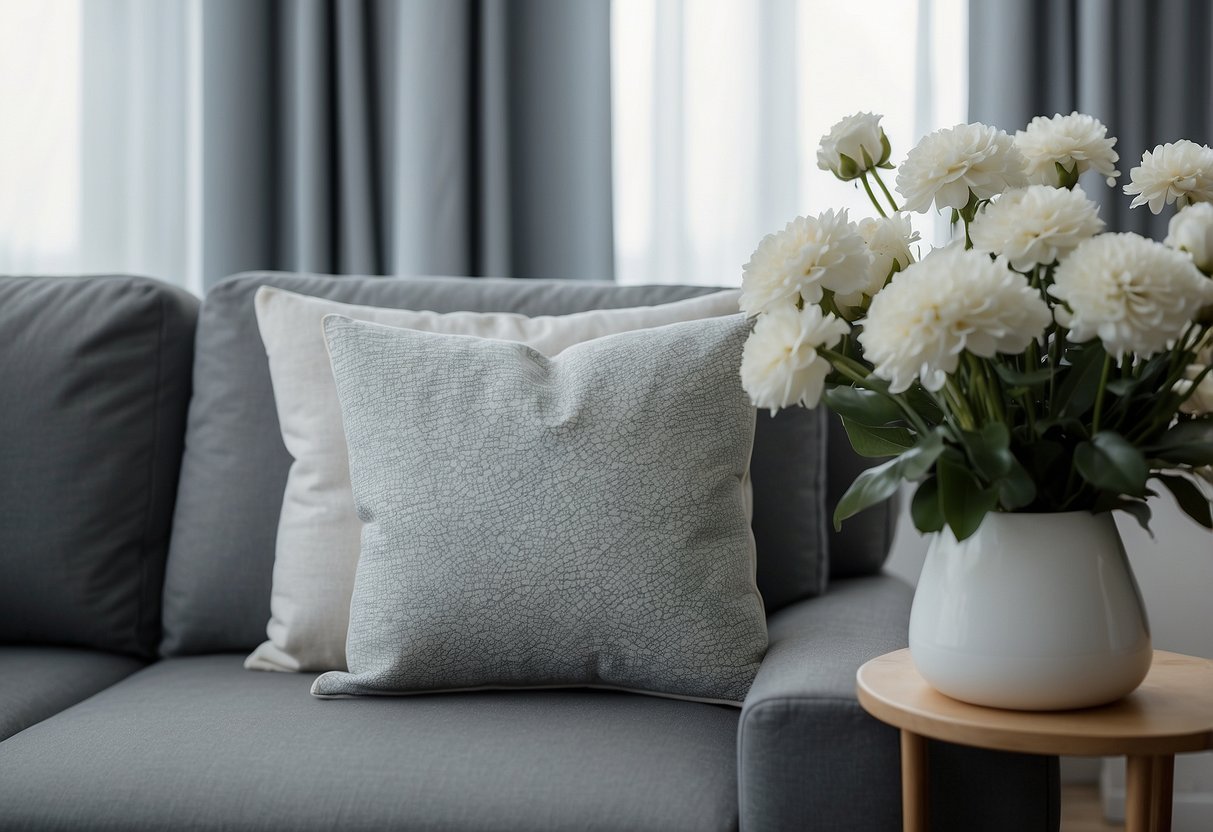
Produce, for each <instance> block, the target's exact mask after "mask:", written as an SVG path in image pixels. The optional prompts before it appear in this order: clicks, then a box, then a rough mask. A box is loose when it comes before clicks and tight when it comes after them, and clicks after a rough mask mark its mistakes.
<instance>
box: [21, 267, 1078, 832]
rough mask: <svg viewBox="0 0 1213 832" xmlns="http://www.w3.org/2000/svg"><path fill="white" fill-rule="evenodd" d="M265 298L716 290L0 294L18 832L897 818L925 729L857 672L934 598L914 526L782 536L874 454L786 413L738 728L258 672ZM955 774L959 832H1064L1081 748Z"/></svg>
mask: <svg viewBox="0 0 1213 832" xmlns="http://www.w3.org/2000/svg"><path fill="white" fill-rule="evenodd" d="M264 282H272V283H274V284H275V285H279V286H284V287H287V288H291V289H295V290H297V291H301V292H305V293H309V294H315V295H322V296H325V297H329V298H333V299H336V300H343V301H348V302H354V303H372V304H378V305H385V306H387V305H394V306H401V307H404V306H409V307H413V308H426V309H434V310H438V311H448V310H453V309H475V310H509V311H517V312H522V313H527V314H538V313H552V314H559V313H566V312H572V311H577V310H581V309H587V308H593V307H602V306H632V305H638V304H646V303H660V302H666V301H671V300H676V299H680V298H684V297H689V296H691V295H695V294H699V293H702V292H705V291H709V290H707V289H704V288H696V287H678V286H665V287H618V286H612V285H607V284H594V283H579V282H532V281H507V280H487V281H476V280H465V279H457V278H436V279H422V278H402V279H383V278H331V277H324V276H291V275H282V274H249V275H243V276H237V277H235V278H232V279H229V280H228V281H226V282H224V283H223V284H220V285H219V286H218V287H216V288H215V289H214V290H213V291H212V292H211V293H210V294H209V295H208V297H207V299H206V302H205V303H203V304H202V305H201V308H200V309H199V307H198V304H197V302H196V301H195V300H194V299H193V298H192V297H190V296H188V295H186V294H185V293H183V292H180V291H178V290H175V289H172V288H170V287H168V286H166V285H163V284H160V283H156V282H154V281H150V280H146V279H141V278H131V277H118V276H115V277H98V278H87V279H48V278H38V279H21V278H5V279H0V345H2V346H0V402H2V403H3V404H2V406H0V570H3V571H2V572H0V644H2V646H0V829H2V830H22V829H31V830H42V829H79V830H99V829H121V830H127V829H132V830H133V829H149V830H150V829H156V830H168V829H174V830H175V829H227V830H242V829H256V830H271V829H275V830H276V829H292V830H311V829H317V830H321V829H408V830H413V829H417V830H431V829H432V830H457V829H466V830H549V829H550V830H563V829H586V830H590V829H595V830H596V829H602V830H660V831H661V832H666V831H667V830H670V831H672V830H683V829H685V830H709V829H722V830H727V829H737V828H740V829H742V830H793V829H805V830H852V831H853V830H895V829H899V828H900V786H899V757H898V742H897V734H896V732H895V731H894V730H893V729H891V728H888V727H886V726H883V725H881V724H880V723H878V722H877V721H875V720H874V719H872V718H870V717H868V716H867V715H866V714H865V713H864V712H863V711H862V710H861V709H860V708H859V706H858V704H857V702H856V699H855V695H854V675H855V670H856V668H858V666H859V665H860V664H861V663H862V662H864V661H865V660H867V659H869V658H871V657H873V656H876V655H879V654H881V653H883V652H886V651H889V650H893V649H895V648H899V647H902V646H904V645H905V640H906V627H907V621H908V614H909V607H910V600H911V595H912V590H911V588H910V587H909V586H907V585H906V584H904V583H903V582H901V581H899V580H897V579H895V578H893V577H891V576H889V575H887V574H882V573H881V566H882V564H883V562H884V559H885V556H886V553H887V549H888V546H889V541H890V536H891V527H892V516H891V509H890V508H889V507H887V506H885V507H879V508H877V509H874V510H870V511H869V512H867V513H866V514H864V515H862V516H861V517H859V518H857V519H856V520H853V521H851V522H850V523H849V524H848V525H847V527H846V528H845V529H844V531H843V532H842V533H841V534H834V533H832V532H831V533H829V534H828V535H827V534H825V533H824V532H823V535H822V537H823V539H822V540H821V544H820V546H821V550H820V551H812V552H799V551H794V550H791V549H790V548H789V546H788V545H787V541H786V540H780V539H776V538H775V537H773V536H772V534H771V532H770V531H769V529H770V527H771V523H770V522H769V518H770V517H772V516H773V515H775V514H786V513H788V512H792V513H795V512H796V511H798V510H800V505H799V503H800V501H803V500H806V499H809V498H810V497H812V496H813V495H814V494H815V493H818V492H816V491H815V489H820V488H822V487H824V488H825V489H826V492H827V502H829V501H833V500H836V499H837V497H838V495H839V493H840V491H841V490H842V489H843V488H845V486H846V485H847V483H849V481H850V478H851V477H853V475H854V474H855V472H856V471H857V470H858V469H859V466H861V465H862V464H863V462H862V461H861V460H859V459H857V458H856V457H854V456H853V455H852V454H851V453H850V451H849V450H848V449H847V446H846V442H845V439H842V438H840V432H839V433H837V434H835V435H834V436H835V438H833V439H830V440H829V441H828V443H827V448H828V450H827V452H826V454H825V456H826V459H824V460H823V459H821V454H820V453H819V452H818V450H817V449H816V448H814V447H813V446H812V445H811V443H805V442H803V441H801V440H802V438H803V437H804V436H805V435H806V433H805V431H806V430H808V429H809V428H807V427H806V425H808V424H809V422H807V421H806V420H808V419H811V418H816V417H813V416H811V414H808V413H807V412H805V411H789V412H785V413H784V414H781V415H780V416H779V417H778V418H776V419H769V418H766V417H765V416H764V417H763V418H762V419H760V420H759V427H758V431H759V435H758V439H757V442H758V443H759V444H762V443H767V444H768V445H770V446H771V447H775V446H777V445H779V446H781V447H786V448H787V450H786V453H784V454H782V455H779V454H768V457H769V458H770V459H772V460H775V461H774V462H768V463H767V464H766V465H765V467H763V468H761V469H759V467H758V466H757V463H755V465H756V467H755V470H754V487H755V520H754V526H755V535H756V538H757V540H758V543H759V559H760V563H761V564H764V565H765V572H763V573H762V574H761V578H762V581H763V585H762V589H763V593H764V597H765V598H766V601H767V605H768V607H769V611H770V615H769V629H770V649H769V651H768V653H767V656H766V659H765V660H764V662H763V665H762V669H761V671H760V673H759V675H758V678H757V679H756V681H755V683H754V685H753V688H752V690H751V691H750V694H749V696H748V698H747V700H746V702H745V706H744V707H743V708H742V709H740V710H738V709H735V708H728V707H722V706H715V705H704V704H696V703H689V702H682V701H674V700H669V699H660V698H655V697H646V696H641V695H636V694H629V693H614V692H604V691H590V690H564V691H520V692H479V693H464V694H444V695H434V696H417V697H405V698H366V699H354V700H344V701H336V702H333V701H321V700H317V699H314V698H312V697H310V696H309V695H308V687H309V685H310V683H311V680H312V676H313V674H279V673H266V672H255V671H247V670H244V669H242V666H241V662H242V659H243V657H244V655H246V654H247V653H248V652H249V651H250V650H251V649H252V648H253V647H254V646H256V644H257V643H259V642H260V641H261V640H262V639H263V637H264V627H265V622H266V620H267V619H268V617H269V592H270V580H271V570H272V563H273V543H274V531H275V525H276V522H277V516H278V508H279V506H280V501H281V495H282V487H283V483H284V481H285V476H286V471H287V467H288V466H289V463H290V459H289V456H288V455H287V454H286V452H285V450H284V448H283V447H282V443H281V439H280V436H279V433H278V427H277V419H276V416H275V414H274V410H273V401H272V393H271V391H270V387H269V379H268V370H267V366H266V359H265V355H264V351H263V350H262V349H261V345H260V341H259V339H258V336H257V332H256V326H255V323H254V318H253V312H252V304H251V297H252V292H253V290H254V289H255V288H256V286H258V285H260V284H261V283H264ZM191 379H192V389H191ZM789 442H791V443H793V444H791V445H785V444H783V443H789ZM757 455H758V452H757V451H756V457H757ZM812 548H818V547H812ZM826 554H828V564H829V567H828V586H827V581H826V577H827V576H826V575H824V574H822V575H816V574H815V573H814V570H820V569H821V568H822V564H823V563H825V562H826V561H825V560H824V556H825V555H826ZM760 568H761V567H760ZM814 582H816V583H817V584H818V585H819V589H820V588H824V590H825V591H824V592H819V591H816V592H805V591H804V589H803V588H804V587H805V586H812V585H814ZM806 595H807V596H815V597H806ZM931 777H932V788H933V794H934V801H933V804H934V806H933V808H934V818H935V825H936V827H937V828H939V829H948V830H987V832H998V830H1007V832H1012V831H1013V832H1025V831H1026V830H1055V829H1057V827H1058V823H1059V821H1058V785H1057V782H1058V781H1057V765H1056V760H1055V759H1051V758H1043V757H1032V756H1026V755H1010V754H994V753H989V752H979V751H975V750H971V749H961V748H958V747H955V746H949V745H945V744H937V745H934V746H933V747H932V749H931Z"/></svg>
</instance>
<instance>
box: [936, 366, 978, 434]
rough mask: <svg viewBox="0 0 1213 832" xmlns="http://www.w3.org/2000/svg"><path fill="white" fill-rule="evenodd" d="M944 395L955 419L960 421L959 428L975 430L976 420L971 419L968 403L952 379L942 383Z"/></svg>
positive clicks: (971, 412)
mask: <svg viewBox="0 0 1213 832" xmlns="http://www.w3.org/2000/svg"><path fill="white" fill-rule="evenodd" d="M943 389H944V395H945V397H946V398H947V400H948V402H949V403H950V404H951V406H952V407H951V409H952V411H953V412H954V413H955V414H956V418H957V419H958V420H960V426H961V428H963V429H964V430H977V420H976V419H975V418H973V410H972V409H971V408H970V407H969V403H968V402H967V401H966V400H965V397H964V394H962V393H961V392H960V390H959V389H958V388H957V387H956V384H955V382H953V381H952V379H948V380H947V381H946V382H945V383H944V388H943Z"/></svg>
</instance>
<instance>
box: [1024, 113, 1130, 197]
mask: <svg viewBox="0 0 1213 832" xmlns="http://www.w3.org/2000/svg"><path fill="white" fill-rule="evenodd" d="M1115 144H1116V139H1115V138H1111V139H1110V138H1108V128H1107V127H1105V126H1104V125H1103V123H1102V122H1100V121H1099V119H1097V118H1093V117H1091V116H1088V115H1084V114H1082V113H1070V114H1069V115H1068V116H1063V115H1062V114H1061V113H1058V114H1057V115H1055V116H1053V118H1045V117H1044V116H1037V117H1036V118H1034V119H1032V121H1031V123H1030V124H1028V129H1026V130H1020V131H1018V132H1017V133H1016V134H1015V147H1017V148H1018V149H1019V152H1020V153H1022V154H1023V156H1024V158H1025V159H1027V161H1028V168H1027V174H1028V181H1029V182H1031V183H1032V184H1034V185H1054V186H1056V185H1060V184H1061V182H1060V180H1059V178H1058V175H1057V165H1061V166H1062V167H1063V168H1065V169H1066V170H1067V171H1069V173H1070V174H1071V175H1072V176H1073V178H1075V179H1077V178H1078V177H1079V176H1081V175H1082V174H1084V173H1086V172H1087V171H1088V170H1093V171H1095V172H1096V173H1098V174H1099V175H1100V176H1103V177H1104V178H1105V179H1107V180H1108V185H1114V184H1116V177H1117V176H1120V172H1119V171H1118V170H1116V161H1117V160H1118V159H1119V158H1120V156H1119V154H1117V152H1116V151H1115V150H1113V149H1112V147H1113V146H1114V145H1115Z"/></svg>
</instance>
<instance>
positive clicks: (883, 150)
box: [877, 130, 893, 167]
mask: <svg viewBox="0 0 1213 832" xmlns="http://www.w3.org/2000/svg"><path fill="white" fill-rule="evenodd" d="M892 155H893V146H892V145H891V144H889V137H888V136H886V135H885V133H884V131H883V130H881V131H880V162H879V164H878V165H877V167H881V166H884V165H887V164H888V163H889V157H890V156H892Z"/></svg>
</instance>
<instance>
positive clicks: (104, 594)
mask: <svg viewBox="0 0 1213 832" xmlns="http://www.w3.org/2000/svg"><path fill="white" fill-rule="evenodd" d="M197 305H198V304H197V301H196V300H195V299H194V298H193V296H191V295H189V294H187V293H185V292H183V291H181V290H178V289H174V288H172V287H170V286H166V285H164V284H162V283H157V282H156V281H153V280H148V279H146V278H138V277H95V278H52V277H34V278H0V342H2V343H3V344H4V347H3V349H0V396H2V397H3V406H0V574H2V575H3V580H0V642H6V643H17V644H60V645H71V646H81V647H91V648H96V649H100V650H108V651H114V652H121V653H129V654H133V655H139V656H151V655H153V654H154V652H155V648H156V644H157V642H158V640H159V635H160V590H161V583H162V576H163V574H164V558H165V552H166V550H167V546H168V532H169V525H170V520H171V517H172V508H173V495H174V493H175V491H176V485H177V473H178V469H179V465H180V460H181V445H182V438H183V432H184V427H185V413H186V407H187V403H188V400H189V385H190V368H191V367H192V364H193V345H194V322H195V318H196V314H197Z"/></svg>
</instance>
